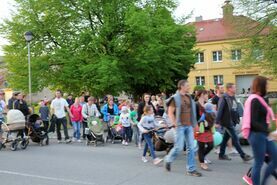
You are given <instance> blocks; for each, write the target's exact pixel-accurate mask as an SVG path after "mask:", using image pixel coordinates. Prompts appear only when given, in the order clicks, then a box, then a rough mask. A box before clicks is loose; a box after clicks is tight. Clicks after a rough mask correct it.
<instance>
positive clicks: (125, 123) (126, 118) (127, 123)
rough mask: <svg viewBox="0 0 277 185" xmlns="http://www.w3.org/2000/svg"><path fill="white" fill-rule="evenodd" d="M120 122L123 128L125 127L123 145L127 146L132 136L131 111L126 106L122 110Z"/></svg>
mask: <svg viewBox="0 0 277 185" xmlns="http://www.w3.org/2000/svg"><path fill="white" fill-rule="evenodd" d="M119 122H120V123H121V124H122V127H123V141H122V144H123V145H126V146H127V145H128V142H129V138H130V135H131V118H130V113H129V110H128V108H127V107H126V106H123V107H122V109H121V114H120V118H119Z"/></svg>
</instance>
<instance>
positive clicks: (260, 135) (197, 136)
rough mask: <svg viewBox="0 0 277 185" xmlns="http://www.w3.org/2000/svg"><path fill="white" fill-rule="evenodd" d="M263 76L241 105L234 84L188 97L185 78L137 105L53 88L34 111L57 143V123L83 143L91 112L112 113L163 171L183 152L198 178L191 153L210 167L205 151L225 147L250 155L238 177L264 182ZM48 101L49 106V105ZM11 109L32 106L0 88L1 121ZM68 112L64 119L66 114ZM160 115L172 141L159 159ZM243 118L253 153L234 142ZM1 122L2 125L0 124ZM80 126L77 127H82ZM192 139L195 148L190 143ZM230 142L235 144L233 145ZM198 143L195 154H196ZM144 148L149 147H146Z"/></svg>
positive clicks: (274, 162) (272, 157) (268, 154)
mask: <svg viewBox="0 0 277 185" xmlns="http://www.w3.org/2000/svg"><path fill="white" fill-rule="evenodd" d="M267 86H268V85H267V79H266V78H265V77H261V76H258V77H256V78H255V79H254V81H253V84H252V86H251V88H252V89H251V91H252V92H251V95H250V96H249V98H248V99H247V101H246V103H245V110H244V111H243V108H242V107H241V105H240V104H239V103H238V101H237V100H236V97H235V94H236V86H235V85H234V84H233V83H227V84H226V87H225V88H224V86H223V85H222V84H218V85H217V86H216V92H212V93H211V92H210V91H206V90H199V91H197V92H195V93H194V95H193V96H192V95H191V94H190V85H189V83H188V81H186V80H180V81H179V82H178V89H177V91H176V93H175V94H174V95H172V96H170V97H166V95H165V94H159V95H152V96H151V95H150V94H148V93H145V94H144V95H143V97H142V101H141V102H139V103H138V104H137V103H135V102H133V101H131V100H129V99H125V100H119V101H118V103H115V98H114V97H113V96H111V95H107V96H106V97H105V98H104V104H103V105H100V104H99V101H98V99H96V98H94V97H92V96H89V93H83V94H82V96H80V97H76V98H75V99H74V98H73V96H72V95H68V97H67V99H64V98H63V94H62V92H61V91H60V90H57V91H56V94H55V98H54V99H53V100H52V101H51V102H49V101H48V100H42V101H41V102H40V109H39V114H40V117H41V120H42V121H43V127H44V130H45V131H46V132H48V131H50V132H51V131H53V129H55V128H56V132H57V140H58V142H59V143H60V142H62V135H61V125H62V126H63V131H64V137H65V138H64V139H65V142H66V143H70V142H72V141H73V142H82V139H81V138H83V140H84V139H86V134H85V129H86V128H87V127H88V120H89V118H90V117H95V118H100V119H101V120H102V121H103V123H108V122H109V121H110V119H111V118H113V117H114V116H119V123H120V124H121V125H122V128H123V132H122V144H123V145H126V146H127V145H128V144H129V143H130V142H132V141H134V143H135V145H136V146H137V147H138V148H140V149H142V145H143V143H144V149H143V152H142V161H143V162H148V161H149V159H148V156H147V154H148V153H149V155H150V156H151V157H152V159H153V163H154V165H158V164H159V163H161V162H162V161H163V160H164V166H165V169H166V170H167V171H171V166H172V163H173V162H174V160H175V159H176V157H177V155H178V154H179V153H180V152H182V151H186V154H187V157H186V158H187V166H186V169H187V175H190V176H196V177H200V176H202V173H201V172H200V171H198V170H197V162H196V159H195V155H196V154H197V155H198V160H199V165H200V169H201V170H204V171H210V170H211V169H210V167H209V163H211V161H210V160H208V158H207V155H208V154H209V153H210V152H211V151H212V150H213V149H215V150H216V151H217V152H218V159H219V160H227V161H230V160H231V158H230V157H229V155H227V154H226V148H227V146H228V148H230V150H231V151H233V150H234V151H236V152H237V153H238V154H239V155H240V157H241V158H242V160H243V161H244V162H246V161H250V160H252V159H254V163H253V168H251V169H250V170H249V172H247V174H246V175H245V176H244V177H243V179H244V181H245V182H247V183H248V184H250V185H252V184H253V185H266V183H267V180H268V177H269V176H270V174H272V175H273V176H274V177H275V179H276V168H277V145H276V143H275V142H276V137H277V134H276V131H275V132H270V124H269V123H270V121H271V120H274V119H275V118H274V114H273V113H272V110H271V108H270V107H269V106H268V102H267V99H264V97H265V95H266V93H267ZM49 105H50V106H49ZM10 109H18V110H20V111H21V112H22V113H23V114H24V116H26V117H27V116H28V115H29V114H31V110H30V109H29V107H28V106H27V103H26V101H25V100H24V99H23V94H22V93H19V94H14V96H13V97H12V98H11V99H10V100H9V102H8V105H7V106H6V105H5V102H4V100H3V93H0V123H2V122H3V121H4V116H3V113H4V112H6V111H8V110H10ZM67 116H68V118H69V119H67ZM157 116H158V117H163V118H164V119H165V120H166V122H167V124H168V125H167V129H168V130H171V129H173V130H174V141H175V142H174V145H173V147H172V148H170V150H169V153H168V154H167V155H166V156H165V157H164V159H161V158H158V157H157V156H156V154H155V146H154V144H153V132H154V131H155V130H156V129H157V127H158V124H157V121H156V120H155V117H157ZM53 117H55V127H54V128H51V124H49V121H50V119H53ZM241 117H243V121H242V132H243V134H244V137H245V138H246V139H248V141H249V143H250V145H251V146H252V151H253V157H252V156H250V155H248V154H246V153H245V152H244V151H243V149H242V147H241V145H240V142H239V138H238V135H237V133H236V131H235V127H236V126H237V125H238V124H240V122H241ZM68 121H69V123H70V125H72V127H73V130H74V133H73V137H72V139H70V136H69V134H68ZM0 125H1V124H0ZM81 128H82V131H81ZM215 132H219V133H221V134H222V138H223V139H222V143H221V144H220V146H214V137H213V135H214V134H215ZM195 140H196V141H197V147H195ZM233 146H234V148H235V149H233ZM196 148H197V153H196ZM148 151H149V152H148ZM265 158H266V162H267V163H268V166H267V167H266V170H265V173H264V175H263V177H262V178H261V168H262V166H263V162H264V159H265Z"/></svg>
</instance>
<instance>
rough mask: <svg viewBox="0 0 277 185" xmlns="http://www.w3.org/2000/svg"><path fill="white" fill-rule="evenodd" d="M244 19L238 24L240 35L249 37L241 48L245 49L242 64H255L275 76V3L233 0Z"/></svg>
mask: <svg viewBox="0 0 277 185" xmlns="http://www.w3.org/2000/svg"><path fill="white" fill-rule="evenodd" d="M233 2H234V4H235V6H236V7H237V8H238V12H239V13H240V14H244V15H246V16H247V17H249V18H250V19H244V20H243V21H240V22H239V23H238V24H239V26H238V28H239V31H240V32H241V35H242V37H249V38H250V40H249V42H245V43H244V44H243V45H242V48H243V49H244V51H245V53H244V54H245V56H246V57H244V60H243V61H242V64H243V65H245V66H246V67H247V66H249V65H253V64H256V65H258V66H260V67H262V69H264V71H265V72H266V73H268V74H270V75H272V76H273V77H275V78H277V27H276V26H277V11H276V10H277V3H276V1H274V0H267V1H262V0H233Z"/></svg>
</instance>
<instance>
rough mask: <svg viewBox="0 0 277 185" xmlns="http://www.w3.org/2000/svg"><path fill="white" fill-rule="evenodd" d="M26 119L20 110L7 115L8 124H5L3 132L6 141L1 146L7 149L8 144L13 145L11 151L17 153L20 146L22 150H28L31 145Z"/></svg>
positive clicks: (11, 111)
mask: <svg viewBox="0 0 277 185" xmlns="http://www.w3.org/2000/svg"><path fill="white" fill-rule="evenodd" d="M25 123H26V121H25V117H24V115H23V114H22V112H21V111H19V110H15V109H13V110H10V111H9V112H8V113H7V122H6V123H5V122H3V124H2V130H3V132H4V134H3V136H4V140H3V142H2V145H1V146H0V150H1V149H2V148H6V144H7V143H11V146H10V147H11V150H12V151H15V150H17V148H18V145H20V148H21V149H23V150H24V149H26V148H27V146H28V144H29V138H28V137H27V136H26V135H25V131H26V125H25Z"/></svg>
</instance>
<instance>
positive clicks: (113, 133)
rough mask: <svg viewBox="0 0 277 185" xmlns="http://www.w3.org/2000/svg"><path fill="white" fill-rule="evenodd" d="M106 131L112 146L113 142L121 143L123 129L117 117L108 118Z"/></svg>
mask: <svg viewBox="0 0 277 185" xmlns="http://www.w3.org/2000/svg"><path fill="white" fill-rule="evenodd" d="M108 129H109V135H110V136H109V138H110V139H111V141H112V144H114V142H115V140H120V142H122V141H123V137H122V132H123V127H122V125H121V124H119V116H114V117H111V118H110V121H109V122H108Z"/></svg>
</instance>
